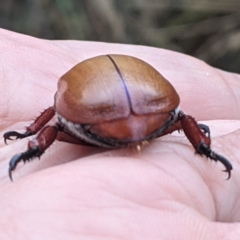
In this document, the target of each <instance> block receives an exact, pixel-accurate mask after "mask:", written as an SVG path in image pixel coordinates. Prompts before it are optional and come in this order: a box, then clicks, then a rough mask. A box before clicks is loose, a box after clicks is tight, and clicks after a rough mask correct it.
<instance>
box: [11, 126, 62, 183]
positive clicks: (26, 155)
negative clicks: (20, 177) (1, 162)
mask: <svg viewBox="0 0 240 240" xmlns="http://www.w3.org/2000/svg"><path fill="white" fill-rule="evenodd" d="M59 130H60V128H59V126H58V125H53V126H46V127H44V128H43V129H42V130H41V132H40V133H39V134H38V136H37V137H36V138H34V139H32V140H31V141H29V142H28V150H27V151H25V152H22V153H18V154H16V155H14V156H13V157H12V158H11V160H10V163H9V171H8V173H9V178H10V179H11V180H12V172H13V171H14V169H15V168H16V167H17V165H18V163H19V162H21V161H23V162H24V163H25V162H26V161H30V160H31V159H33V158H35V157H40V156H41V155H42V154H43V153H44V151H45V150H46V149H47V148H48V147H49V146H50V145H51V144H52V143H53V142H54V140H55V139H56V137H57V133H58V131H59Z"/></svg>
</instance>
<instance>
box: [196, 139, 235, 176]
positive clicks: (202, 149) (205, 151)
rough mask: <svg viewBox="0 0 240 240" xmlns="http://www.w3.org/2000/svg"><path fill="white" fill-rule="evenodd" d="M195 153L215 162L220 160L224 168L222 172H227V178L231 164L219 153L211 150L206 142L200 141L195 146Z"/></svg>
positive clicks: (229, 174)
mask: <svg viewBox="0 0 240 240" xmlns="http://www.w3.org/2000/svg"><path fill="white" fill-rule="evenodd" d="M196 153H198V154H200V155H205V156H206V157H207V158H210V159H211V160H213V161H215V162H217V161H219V162H221V163H222V164H223V165H224V166H225V168H226V169H225V170H223V172H227V173H228V177H227V180H228V179H229V178H230V177H231V170H232V164H231V163H230V162H229V161H228V160H227V159H226V158H225V157H223V156H222V155H219V154H217V153H215V152H213V151H212V150H211V149H210V147H209V146H207V145H206V144H203V143H201V144H200V145H199V146H198V147H197V148H196Z"/></svg>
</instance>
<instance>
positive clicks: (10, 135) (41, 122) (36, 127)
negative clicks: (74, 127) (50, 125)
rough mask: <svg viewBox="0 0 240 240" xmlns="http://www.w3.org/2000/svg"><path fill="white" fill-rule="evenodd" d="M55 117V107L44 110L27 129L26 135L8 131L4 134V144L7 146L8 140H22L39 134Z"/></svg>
mask: <svg viewBox="0 0 240 240" xmlns="http://www.w3.org/2000/svg"><path fill="white" fill-rule="evenodd" d="M54 115H55V110H54V108H53V107H49V108H47V109H46V110H44V111H43V112H42V113H41V114H40V115H39V116H38V117H37V118H36V120H35V121H34V122H33V123H32V124H31V125H30V126H28V127H27V128H26V132H25V133H19V132H16V131H8V132H5V133H4V134H3V138H4V142H5V143H6V144H7V140H14V139H22V138H25V137H28V136H31V135H34V134H36V133H37V132H39V131H40V130H41V129H42V128H43V127H44V126H45V125H46V124H47V122H48V121H49V120H51V118H53V116H54Z"/></svg>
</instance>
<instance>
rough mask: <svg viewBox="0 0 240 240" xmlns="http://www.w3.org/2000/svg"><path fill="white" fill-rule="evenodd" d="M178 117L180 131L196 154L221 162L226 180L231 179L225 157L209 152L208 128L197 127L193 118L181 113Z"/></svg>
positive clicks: (229, 165)
mask: <svg viewBox="0 0 240 240" xmlns="http://www.w3.org/2000/svg"><path fill="white" fill-rule="evenodd" d="M179 115H180V122H181V126H182V129H183V131H184V133H185V135H186V137H187V138H188V140H189V141H190V142H191V144H192V145H193V147H194V148H195V150H196V153H198V154H200V155H205V156H206V157H207V158H210V159H212V160H214V161H216V162H217V161H219V162H221V163H222V164H223V165H224V166H225V168H226V169H225V170H224V172H227V173H228V178H227V179H229V178H230V177H231V170H232V165H231V163H230V162H229V161H228V160H227V159H226V158H225V157H223V156H221V155H219V154H217V153H215V152H213V151H212V150H211V147H210V145H211V139H210V137H209V136H210V131H209V128H208V127H207V128H206V127H203V126H206V125H199V124H198V123H197V122H196V121H195V119H194V118H193V117H191V116H188V115H185V114H184V113H183V112H180V114H179Z"/></svg>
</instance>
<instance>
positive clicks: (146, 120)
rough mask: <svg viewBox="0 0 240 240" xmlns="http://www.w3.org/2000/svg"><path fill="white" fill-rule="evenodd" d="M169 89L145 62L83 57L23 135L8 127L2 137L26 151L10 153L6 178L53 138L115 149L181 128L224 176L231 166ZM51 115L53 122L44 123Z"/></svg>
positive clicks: (105, 57) (125, 57) (61, 79)
mask: <svg viewBox="0 0 240 240" xmlns="http://www.w3.org/2000/svg"><path fill="white" fill-rule="evenodd" d="M179 102H180V99H179V96H178V94H177V92H176V90H175V89H174V87H173V86H172V85H171V84H170V83H169V82H168V81H167V80H166V79H165V78H164V77H163V76H162V75H161V74H160V73H159V72H158V71H156V70H155V69H154V68H153V67H152V66H150V65H149V64H148V63H146V62H144V61H142V60H140V59H138V58H135V57H131V56H125V55H104V56H97V57H94V58H91V59H88V60H85V61H83V62H81V63H79V64H77V65H76V66H75V67H73V68H72V69H71V70H70V71H68V72H67V73H66V74H64V75H63V76H62V77H61V78H60V79H59V81H58V90H57V92H56V94H55V102H54V106H53V107H50V108H48V109H46V110H45V111H44V112H43V113H41V115H40V116H39V117H38V118H37V119H36V120H35V121H34V122H33V123H32V124H31V125H30V126H29V127H27V128H26V132H25V133H18V132H15V131H9V132H6V133H5V134H4V141H5V143H6V141H7V140H13V139H18V138H25V137H28V136H31V135H34V134H36V133H38V132H39V131H40V132H39V134H38V135H37V137H36V138H34V139H33V140H31V141H29V143H28V150H27V151H25V152H22V153H19V154H16V155H15V156H13V157H12V159H11V160H10V164H9V177H10V179H11V180H12V171H13V170H14V169H15V168H16V166H17V164H18V163H19V162H20V161H23V162H26V161H29V160H30V159H32V158H35V157H39V156H40V155H42V154H43V153H44V151H45V150H46V149H47V148H48V147H49V146H50V145H51V144H52V143H53V142H54V140H55V139H58V140H61V141H67V142H73V143H78V144H84V145H95V146H100V147H105V148H121V147H127V146H129V145H136V146H140V145H141V143H143V142H146V141H149V140H152V139H154V138H157V137H160V136H163V135H165V134H169V133H171V132H173V131H175V130H183V131H184V133H185V135H186V136H187V138H188V139H189V141H190V142H191V144H192V145H193V147H194V148H195V150H196V153H198V154H200V155H205V156H206V157H208V158H210V159H212V160H214V161H220V162H221V163H222V164H223V165H224V166H225V168H226V169H225V170H224V171H225V172H227V173H228V179H229V178H230V175H231V170H232V165H231V163H230V162H229V161H228V160H227V159H226V158H225V157H223V156H221V155H219V154H217V153H215V152H213V151H212V150H211V148H210V143H211V139H210V130H209V127H208V126H206V125H204V124H198V123H197V122H196V121H195V120H194V118H193V117H191V116H188V115H185V114H184V113H183V111H181V110H180V109H179ZM54 115H56V116H57V122H56V123H55V124H54V125H47V126H45V125H46V124H47V122H48V121H49V120H50V119H52V118H53V117H54Z"/></svg>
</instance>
